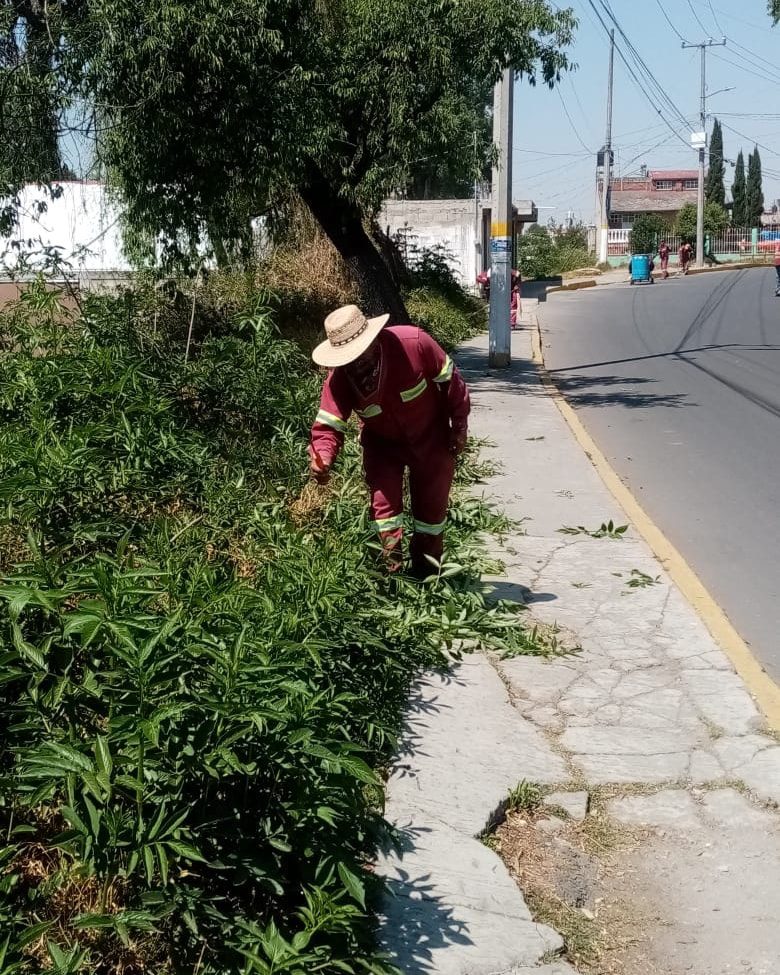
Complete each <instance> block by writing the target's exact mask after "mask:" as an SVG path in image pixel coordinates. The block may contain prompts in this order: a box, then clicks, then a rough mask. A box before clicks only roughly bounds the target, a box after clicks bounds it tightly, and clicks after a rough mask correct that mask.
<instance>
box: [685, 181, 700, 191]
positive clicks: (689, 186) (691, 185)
mask: <svg viewBox="0 0 780 975" xmlns="http://www.w3.org/2000/svg"><path fill="white" fill-rule="evenodd" d="M698 188H699V181H698V179H684V180H683V189H686V190H698Z"/></svg>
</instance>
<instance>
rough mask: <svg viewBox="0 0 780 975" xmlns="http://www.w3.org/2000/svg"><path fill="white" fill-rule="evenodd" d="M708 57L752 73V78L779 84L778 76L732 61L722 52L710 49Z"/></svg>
mask: <svg viewBox="0 0 780 975" xmlns="http://www.w3.org/2000/svg"><path fill="white" fill-rule="evenodd" d="M710 57H713V58H715V60H716V61H722V62H723V63H724V64H728V65H730V66H731V67H732V68H737V70H739V71H743V72H744V73H745V74H749V75H752V76H753V77H754V78H758V79H759V81H768V82H770V83H771V84H773V85H777V84H780V78H778V77H773V76H771V75H767V74H762V73H759V72H758V71H755V70H753V69H752V68H749V67H747V66H746V65H744V64H741V63H740V62H739V61H732V60H731V58H727V57H724V56H723V55H722V54H718V53H717V52H715V51H710Z"/></svg>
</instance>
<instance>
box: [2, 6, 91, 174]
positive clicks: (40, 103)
mask: <svg viewBox="0 0 780 975" xmlns="http://www.w3.org/2000/svg"><path fill="white" fill-rule="evenodd" d="M75 6H76V5H75V4H73V3H71V4H70V5H68V3H67V2H63V3H60V4H58V3H52V4H51V5H47V4H46V3H44V2H42V0H2V2H0V186H2V187H3V190H4V192H5V193H8V192H14V191H15V190H16V189H17V188H18V187H19V186H21V184H23V183H25V182H41V183H45V182H48V181H50V180H54V179H58V178H60V177H61V176H62V175H63V166H62V161H61V159H60V153H59V148H58V126H59V109H60V100H61V91H60V89H59V87H58V85H57V81H56V76H55V64H56V60H57V55H58V50H59V44H58V42H57V41H56V40H55V39H56V38H58V37H59V32H60V30H61V26H62V23H63V17H64V14H65V11H66V10H68V9H74V8H75Z"/></svg>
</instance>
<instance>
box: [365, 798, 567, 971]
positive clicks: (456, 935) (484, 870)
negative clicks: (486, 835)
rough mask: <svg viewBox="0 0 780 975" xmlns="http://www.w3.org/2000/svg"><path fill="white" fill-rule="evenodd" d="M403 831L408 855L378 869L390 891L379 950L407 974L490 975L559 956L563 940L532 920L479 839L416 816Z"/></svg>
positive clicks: (391, 858) (403, 853)
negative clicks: (546, 957) (549, 956)
mask: <svg viewBox="0 0 780 975" xmlns="http://www.w3.org/2000/svg"><path fill="white" fill-rule="evenodd" d="M400 828H401V832H402V844H403V849H402V850H401V852H399V853H394V854H389V855H388V856H387V857H385V858H383V859H382V860H381V861H380V863H379V870H380V872H381V873H382V875H383V876H384V877H386V878H387V881H388V884H389V887H390V891H391V896H390V897H388V898H386V899H385V903H384V908H383V918H382V921H383V925H382V930H383V932H384V933H383V938H382V943H383V945H382V946H383V947H384V948H385V949H386V950H387V951H388V952H389V954H390V956H391V958H392V960H393V961H394V963H395V964H397V965H398V966H399V967H400V968H401V969H402V970H403V971H404V972H407V973H418V972H419V973H420V975H422V973H424V972H436V973H442V975H443V973H446V975H493V973H495V972H501V971H505V970H510V969H512V968H513V966H514V967H516V966H529V965H533V964H534V963H535V962H537V961H538V960H539V959H540V958H542V957H543V956H544V955H545V954H547V953H548V952H557V951H559V950H560V949H561V947H562V944H563V941H562V939H561V937H560V935H558V934H557V933H556V932H555V931H553V930H552V929H551V928H548V927H546V926H545V925H543V924H536V923H535V922H534V921H533V920H532V918H531V914H530V911H529V910H528V908H527V907H526V904H525V901H524V899H523V896H522V894H521V892H520V890H519V888H518V887H517V885H516V884H515V883H514V881H513V880H512V879H511V878H510V876H509V874H508V873H507V872H506V869H505V868H504V865H503V863H502V862H501V860H500V859H499V858H498V857H497V856H496V854H495V853H493V851H492V850H489V849H488V848H487V847H486V846H484V845H483V844H482V843H481V842H480V841H479V840H476V839H471V838H469V837H464V836H463V834H462V833H461V832H459V831H458V830H454V829H452V828H451V827H448V826H445V825H443V824H442V823H440V822H430V823H426V822H425V820H424V819H421V818H420V817H419V816H415V817H414V819H413V820H411V821H409V822H408V823H406V824H401V826H400ZM454 851H457V856H454V855H453V854H454Z"/></svg>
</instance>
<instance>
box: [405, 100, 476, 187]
mask: <svg viewBox="0 0 780 975" xmlns="http://www.w3.org/2000/svg"><path fill="white" fill-rule="evenodd" d="M492 97H493V94H492V91H491V90H490V88H489V87H488V86H484V87H482V88H481V89H479V90H475V91H474V92H473V93H472V94H463V93H458V95H457V96H456V98H454V99H453V101H452V108H451V110H450V117H449V128H450V131H449V133H448V137H447V141H448V143H449V144H452V145H460V146H461V150H460V151H459V152H450V151H449V150H448V146H447V143H442V146H441V151H440V152H438V153H435V154H433V155H430V156H428V157H426V158H424V159H421V160H419V161H418V162H414V161H413V162H412V163H411V164H410V167H409V170H410V175H409V179H408V181H407V183H406V186H405V193H406V196H407V197H408V199H410V200H446V199H463V198H465V197H471V196H472V195H473V193H474V180H475V179H477V180H479V181H480V182H489V181H490V176H491V162H492V145H493V120H492V116H491V111H490V107H491V103H492Z"/></svg>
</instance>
